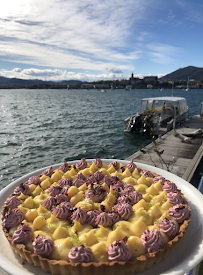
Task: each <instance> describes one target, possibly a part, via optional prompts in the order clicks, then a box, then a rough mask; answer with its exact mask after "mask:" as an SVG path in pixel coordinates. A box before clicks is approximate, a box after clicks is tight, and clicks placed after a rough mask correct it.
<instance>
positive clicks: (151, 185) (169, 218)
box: [2, 157, 191, 275]
mask: <svg viewBox="0 0 203 275" xmlns="http://www.w3.org/2000/svg"><path fill="white" fill-rule="evenodd" d="M190 216H191V210H190V208H189V206H188V202H187V200H186V198H185V197H184V195H183V194H182V193H181V191H180V190H179V189H178V188H177V186H176V184H175V183H174V182H171V181H169V180H167V179H165V178H164V177H162V176H161V175H157V174H155V173H154V172H151V171H147V170H144V169H141V168H139V167H137V166H136V164H135V163H133V161H130V162H129V163H128V164H127V165H123V164H122V163H120V162H118V161H116V160H115V161H112V162H111V163H110V164H109V165H108V164H106V163H105V162H104V161H102V159H100V158H99V157H98V158H96V159H95V160H94V161H89V162H88V160H86V159H84V158H83V159H81V160H80V161H78V162H77V163H76V164H72V165H68V163H67V162H64V163H63V164H62V165H60V166H59V167H58V168H57V169H53V168H52V167H50V168H48V169H46V170H45V171H43V172H42V173H41V174H40V175H38V176H32V177H30V178H29V179H28V181H27V182H23V183H21V184H20V185H19V186H17V187H16V188H15V189H14V190H13V193H12V194H11V195H10V196H9V198H7V200H6V201H5V203H4V208H3V211H2V227H3V231H4V233H5V236H6V238H7V240H8V242H9V243H10V245H11V247H12V248H13V249H14V250H15V252H16V253H17V254H19V255H20V256H21V258H22V259H23V260H26V261H27V262H28V263H30V264H34V265H36V266H41V268H42V269H43V270H44V271H46V272H51V273H52V274H55V275H63V274H71V275H72V274H74V275H75V274H103V273H104V272H106V273H110V272H111V273H116V274H117V273H118V274H133V273H136V272H142V271H143V270H145V269H148V268H150V267H151V266H152V265H153V264H155V263H156V262H159V261H160V260H163V259H165V258H166V257H167V255H168V254H169V252H171V251H172V250H173V249H174V247H175V246H176V245H177V244H178V243H179V242H180V240H181V239H182V237H183V235H184V234H185V232H186V229H187V227H188V224H189V222H190Z"/></svg>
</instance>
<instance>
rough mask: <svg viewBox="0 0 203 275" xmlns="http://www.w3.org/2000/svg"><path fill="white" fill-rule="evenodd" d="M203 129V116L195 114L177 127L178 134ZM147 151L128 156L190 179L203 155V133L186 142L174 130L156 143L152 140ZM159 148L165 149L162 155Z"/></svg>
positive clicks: (146, 148) (129, 158) (145, 149)
mask: <svg viewBox="0 0 203 275" xmlns="http://www.w3.org/2000/svg"><path fill="white" fill-rule="evenodd" d="M200 128H201V129H203V118H200V116H198V115H197V116H194V117H192V118H190V119H189V120H188V121H186V122H185V123H184V124H182V125H181V126H180V127H179V128H177V129H175V131H176V133H177V134H182V135H184V133H190V132H194V131H195V130H197V129H200ZM143 149H144V151H145V152H146V153H143V152H141V151H138V152H136V153H135V154H133V155H131V156H130V157H128V158H127V160H133V161H135V162H140V163H144V164H149V165H153V166H156V167H158V168H162V169H164V170H167V166H168V167H169V169H168V171H170V172H171V173H173V174H175V175H177V176H179V177H181V178H183V179H185V180H187V181H190V180H191V178H192V176H193V174H194V172H195V170H196V168H197V166H198V164H199V162H200V160H201V158H202V156H203V135H198V136H195V137H192V138H191V140H190V142H189V143H188V142H184V141H183V140H182V139H180V138H179V137H176V136H175V135H174V130H172V131H170V132H168V133H166V134H165V135H163V136H161V137H160V138H158V139H157V140H156V145H155V144H154V143H153V142H152V143H151V144H149V145H148V146H146V147H145V148H143ZM156 149H158V151H159V152H161V151H163V154H161V157H162V158H163V160H164V163H165V164H166V165H165V164H164V163H163V162H162V161H161V160H160V157H159V156H158V154H157V153H156V152H155V151H154V150H156Z"/></svg>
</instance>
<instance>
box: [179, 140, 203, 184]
mask: <svg viewBox="0 0 203 275" xmlns="http://www.w3.org/2000/svg"><path fill="white" fill-rule="evenodd" d="M202 156H203V144H202V145H201V146H200V147H199V150H198V151H197V153H196V155H195V157H194V158H193V160H192V162H191V163H190V165H189V166H188V168H187V169H186V171H185V173H184V175H183V177H182V178H183V179H185V180H187V181H190V180H191V178H192V175H193V174H194V172H195V170H196V168H197V166H198V164H199V162H200V160H201V159H202Z"/></svg>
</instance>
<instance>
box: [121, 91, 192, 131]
mask: <svg viewBox="0 0 203 275" xmlns="http://www.w3.org/2000/svg"><path fill="white" fill-rule="evenodd" d="M136 110H138V111H137V112H135V111H136ZM187 116H188V106H187V101H186V99H185V98H183V97H173V96H171V97H150V98H143V99H138V100H135V103H134V107H133V114H132V115H131V116H129V117H127V118H126V119H125V120H124V131H125V132H131V133H135V134H148V135H160V134H164V133H166V132H168V131H170V130H171V129H172V128H173V127H174V126H176V125H177V124H181V123H182V122H184V121H185V120H186V118H187Z"/></svg>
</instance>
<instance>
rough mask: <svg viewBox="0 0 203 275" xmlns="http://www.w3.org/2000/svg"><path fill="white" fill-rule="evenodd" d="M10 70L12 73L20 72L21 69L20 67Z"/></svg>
mask: <svg viewBox="0 0 203 275" xmlns="http://www.w3.org/2000/svg"><path fill="white" fill-rule="evenodd" d="M12 71H13V72H14V73H20V72H21V69H20V68H14V69H13V70H12Z"/></svg>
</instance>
